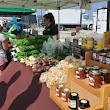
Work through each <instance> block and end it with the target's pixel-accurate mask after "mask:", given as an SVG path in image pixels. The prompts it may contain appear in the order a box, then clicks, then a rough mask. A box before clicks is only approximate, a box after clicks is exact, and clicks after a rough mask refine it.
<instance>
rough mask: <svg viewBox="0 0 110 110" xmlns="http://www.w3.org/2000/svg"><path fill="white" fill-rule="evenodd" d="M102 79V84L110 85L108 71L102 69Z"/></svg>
mask: <svg viewBox="0 0 110 110" xmlns="http://www.w3.org/2000/svg"><path fill="white" fill-rule="evenodd" d="M101 77H102V81H101V83H102V84H108V83H110V74H109V71H108V70H107V69H102V70H101Z"/></svg>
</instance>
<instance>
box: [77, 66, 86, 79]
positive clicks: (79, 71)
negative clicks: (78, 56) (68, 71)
mask: <svg viewBox="0 0 110 110" xmlns="http://www.w3.org/2000/svg"><path fill="white" fill-rule="evenodd" d="M76 78H78V79H84V78H85V74H84V69H83V68H78V69H77V71H76Z"/></svg>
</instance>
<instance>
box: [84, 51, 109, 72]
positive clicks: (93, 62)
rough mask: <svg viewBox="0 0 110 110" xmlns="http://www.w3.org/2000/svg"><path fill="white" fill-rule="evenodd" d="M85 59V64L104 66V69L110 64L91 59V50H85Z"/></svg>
mask: <svg viewBox="0 0 110 110" xmlns="http://www.w3.org/2000/svg"><path fill="white" fill-rule="evenodd" d="M85 60H86V66H96V65H97V66H99V67H102V68H106V69H108V70H110V65H107V64H104V63H101V62H98V61H95V60H92V51H91V52H86V57H85Z"/></svg>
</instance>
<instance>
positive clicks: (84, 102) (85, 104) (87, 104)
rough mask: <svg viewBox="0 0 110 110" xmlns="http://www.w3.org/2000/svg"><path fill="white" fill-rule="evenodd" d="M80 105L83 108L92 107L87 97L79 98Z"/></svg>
mask: <svg viewBox="0 0 110 110" xmlns="http://www.w3.org/2000/svg"><path fill="white" fill-rule="evenodd" d="M79 106H80V107H82V108H88V107H90V104H89V101H88V100H86V99H81V100H79Z"/></svg>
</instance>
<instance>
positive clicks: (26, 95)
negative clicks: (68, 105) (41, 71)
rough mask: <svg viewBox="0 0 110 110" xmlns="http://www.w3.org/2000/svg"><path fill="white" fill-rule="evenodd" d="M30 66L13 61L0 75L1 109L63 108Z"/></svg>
mask: <svg viewBox="0 0 110 110" xmlns="http://www.w3.org/2000/svg"><path fill="white" fill-rule="evenodd" d="M39 77H40V75H33V73H32V71H31V70H29V68H28V67H26V66H24V65H22V64H21V63H20V62H14V61H12V62H11V63H10V64H9V65H8V66H7V68H6V69H5V70H4V71H3V73H2V75H1V76H0V110H61V109H60V108H59V107H58V106H57V105H56V104H55V103H54V102H53V101H52V100H51V99H50V98H49V89H48V88H47V87H46V85H45V84H41V83H39Z"/></svg>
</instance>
